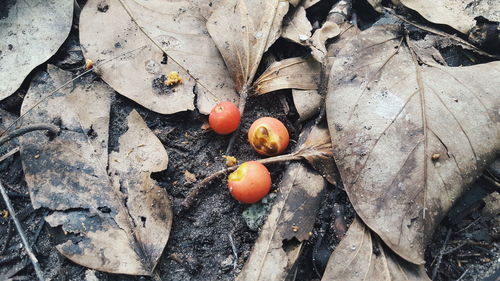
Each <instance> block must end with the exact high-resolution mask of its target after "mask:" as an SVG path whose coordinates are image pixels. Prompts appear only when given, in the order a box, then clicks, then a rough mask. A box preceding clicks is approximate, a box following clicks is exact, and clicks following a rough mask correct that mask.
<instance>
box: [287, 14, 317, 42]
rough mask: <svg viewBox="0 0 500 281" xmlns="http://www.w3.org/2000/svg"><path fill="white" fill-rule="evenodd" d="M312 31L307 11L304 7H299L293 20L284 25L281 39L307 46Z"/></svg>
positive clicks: (292, 17) (290, 19) (288, 20)
mask: <svg viewBox="0 0 500 281" xmlns="http://www.w3.org/2000/svg"><path fill="white" fill-rule="evenodd" d="M311 30H312V25H311V22H309V19H307V16H306V9H304V7H303V6H298V7H297V8H296V9H295V11H294V13H293V14H292V15H291V18H289V19H287V21H286V22H284V23H283V32H282V34H281V37H283V38H286V39H288V40H290V41H292V42H295V43H298V44H301V45H304V46H306V45H307V40H308V39H309V38H310V37H311Z"/></svg>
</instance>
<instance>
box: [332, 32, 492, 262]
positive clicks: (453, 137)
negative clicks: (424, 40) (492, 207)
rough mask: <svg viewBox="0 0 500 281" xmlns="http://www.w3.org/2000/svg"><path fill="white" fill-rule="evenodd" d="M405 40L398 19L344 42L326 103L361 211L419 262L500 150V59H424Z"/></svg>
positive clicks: (340, 161) (343, 169)
mask: <svg viewBox="0 0 500 281" xmlns="http://www.w3.org/2000/svg"><path fill="white" fill-rule="evenodd" d="M408 45H413V44H412V42H406V43H405V42H402V39H401V37H400V33H399V26H377V27H372V28H370V29H368V30H366V31H364V32H362V33H360V34H359V35H358V36H357V38H355V39H354V40H351V41H350V42H349V43H347V44H346V45H345V47H344V48H343V49H342V50H341V51H340V52H339V54H338V55H337V58H336V60H335V62H334V64H333V67H332V71H331V75H330V83H329V89H328V95H327V100H326V107H327V110H326V111H327V117H328V126H329V129H330V134H331V137H332V143H333V144H334V146H333V148H334V157H335V160H336V163H337V166H338V167H339V170H340V174H341V176H342V179H343V182H344V185H345V187H346V190H347V193H348V195H349V198H350V200H351V202H352V203H353V206H354V208H355V209H356V211H357V213H358V214H359V216H360V217H361V218H362V219H363V221H364V222H365V223H366V224H367V225H368V226H369V227H370V228H371V229H372V230H374V231H375V232H376V233H377V234H378V235H379V236H380V237H381V238H382V239H383V240H384V242H385V243H386V244H387V245H388V246H389V247H390V248H391V249H393V250H394V251H395V252H396V253H398V254H399V255H401V256H402V257H403V258H405V259H407V260H408V261H410V262H413V263H416V264H421V263H423V261H424V249H425V246H426V244H427V242H428V241H429V239H430V238H431V236H432V233H433V231H434V229H435V227H436V225H437V224H438V223H439V222H440V221H441V219H442V218H443V217H444V215H445V214H446V212H447V211H448V210H449V208H450V207H451V205H452V203H453V201H454V200H456V199H457V198H458V197H459V196H460V195H461V194H462V193H463V191H464V190H465V188H466V187H467V185H468V184H470V183H471V182H472V181H473V180H474V179H475V178H476V177H477V176H478V175H479V174H480V172H481V170H482V169H483V168H484V167H485V165H486V164H487V163H488V162H490V161H492V160H493V157H494V155H495V152H496V151H498V150H499V141H500V135H499V120H500V117H499V107H500V97H499V91H498V89H499V88H500V80H499V79H498V78H497V77H498V76H499V75H500V62H491V63H487V64H481V65H475V66H469V67H460V68H453V67H445V66H441V65H437V64H430V63H427V64H422V65H421V64H420V63H419V61H417V55H415V54H413V53H412V51H411V50H410V49H409V48H408V47H407V46H408ZM414 50H416V51H418V49H416V48H414ZM433 159H434V160H433Z"/></svg>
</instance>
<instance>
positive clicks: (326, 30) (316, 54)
mask: <svg viewBox="0 0 500 281" xmlns="http://www.w3.org/2000/svg"><path fill="white" fill-rule="evenodd" d="M339 34H340V27H339V26H338V25H337V24H336V23H334V22H330V21H327V22H325V23H324V24H323V26H322V27H321V28H320V29H318V30H316V31H315V32H314V34H313V35H312V36H311V40H310V47H311V55H312V56H313V58H315V59H316V60H317V61H318V62H321V63H323V61H324V59H325V57H326V55H327V52H326V45H325V44H326V40H328V39H330V38H333V37H335V36H337V35H339Z"/></svg>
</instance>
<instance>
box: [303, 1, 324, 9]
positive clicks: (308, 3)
mask: <svg viewBox="0 0 500 281" xmlns="http://www.w3.org/2000/svg"><path fill="white" fill-rule="evenodd" d="M320 1H321V0H303V1H302V6H304V8H306V9H308V8H310V7H312V6H314V5H316V4H317V3H319V2H320Z"/></svg>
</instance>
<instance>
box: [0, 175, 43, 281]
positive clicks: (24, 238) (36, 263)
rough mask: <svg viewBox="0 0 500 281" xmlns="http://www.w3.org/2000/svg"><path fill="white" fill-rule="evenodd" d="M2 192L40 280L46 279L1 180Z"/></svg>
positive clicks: (0, 191)
mask: <svg viewBox="0 0 500 281" xmlns="http://www.w3.org/2000/svg"><path fill="white" fill-rule="evenodd" d="M0 193H2V197H3V200H4V201H5V205H6V206H7V210H9V213H10V217H11V218H12V220H13V221H14V225H15V226H16V229H17V232H18V233H19V236H20V237H21V241H22V243H23V245H24V250H25V251H26V253H27V254H28V257H29V259H30V260H31V263H32V264H33V267H34V268H35V273H36V276H37V277H38V280H40V281H44V280H45V278H44V277H43V273H42V270H41V268H40V264H39V263H38V259H37V258H36V256H35V254H34V253H33V251H32V250H31V247H30V245H29V243H28V239H27V238H26V235H25V234H24V230H23V228H22V225H21V223H20V222H19V220H18V219H17V216H16V211H15V210H14V208H13V207H12V204H11V202H10V199H9V196H7V192H6V191H5V188H4V186H3V184H2V183H1V182H0Z"/></svg>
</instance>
